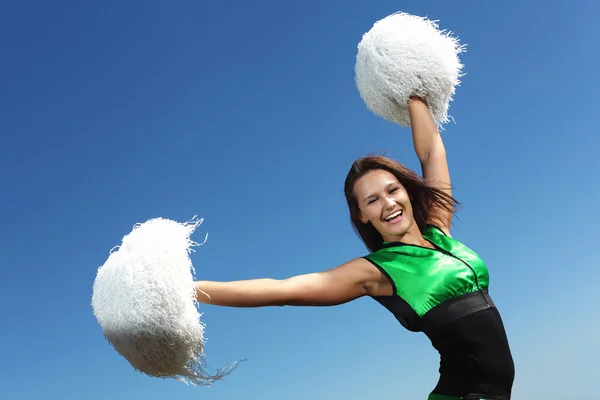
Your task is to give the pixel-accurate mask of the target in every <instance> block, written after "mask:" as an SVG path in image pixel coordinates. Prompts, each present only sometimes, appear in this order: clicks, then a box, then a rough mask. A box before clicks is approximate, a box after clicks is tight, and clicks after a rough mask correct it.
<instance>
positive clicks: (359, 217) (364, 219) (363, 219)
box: [358, 214, 369, 225]
mask: <svg viewBox="0 0 600 400" xmlns="http://www.w3.org/2000/svg"><path fill="white" fill-rule="evenodd" d="M358 219H359V220H360V222H362V223H363V224H365V225H366V224H368V223H369V220H368V219H367V218H365V217H363V216H362V214H359V215H358Z"/></svg>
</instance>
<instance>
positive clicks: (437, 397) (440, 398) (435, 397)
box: [427, 393, 485, 400]
mask: <svg viewBox="0 0 600 400" xmlns="http://www.w3.org/2000/svg"><path fill="white" fill-rule="evenodd" d="M461 399H462V397H454V396H444V395H443V394H433V393H432V394H430V395H429V397H427V400H461ZM484 400H485V399H484Z"/></svg>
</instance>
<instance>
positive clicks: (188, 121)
mask: <svg viewBox="0 0 600 400" xmlns="http://www.w3.org/2000/svg"><path fill="white" fill-rule="evenodd" d="M396 11H406V12H410V13H413V14H417V15H423V16H429V17H430V18H432V19H438V20H440V24H441V26H442V27H443V28H447V29H450V30H452V31H454V32H456V34H457V35H458V36H459V38H460V39H461V41H462V42H463V43H466V44H467V45H468V47H467V49H468V52H467V53H466V54H464V55H463V57H462V60H463V62H464V63H465V72H467V75H466V76H465V77H464V78H463V84H462V86H461V87H460V88H459V89H458V91H457V94H456V96H455V101H454V102H453V103H452V106H451V109H450V114H451V115H452V116H453V117H454V119H455V121H456V123H455V124H449V125H447V126H446V130H445V131H444V133H443V137H444V141H445V143H446V146H447V149H448V155H449V163H450V168H451V174H452V179H453V183H454V185H455V186H456V190H455V195H456V197H457V198H458V199H459V200H460V201H461V202H462V203H463V205H462V208H461V212H460V214H459V218H457V219H456V220H455V224H456V226H455V229H454V231H453V234H454V236H455V237H457V238H458V239H460V240H462V241H464V242H465V243H466V244H467V245H469V246H470V247H472V248H473V249H475V250H476V251H477V252H478V253H480V254H481V255H482V256H483V257H484V259H485V260H486V261H487V264H488V266H489V268H490V274H491V292H492V295H493V297H494V299H495V302H496V303H497V305H498V307H499V308H500V310H501V312H502V315H503V318H504V321H505V324H506V328H507V331H508V334H509V339H510V342H511V346H512V349H513V353H514V358H515V362H516V371H517V377H516V382H515V390H514V398H515V399H517V400H518V399H530V398H540V399H541V398H544V399H564V398H579V397H585V398H590V396H594V395H596V394H595V392H594V391H593V389H594V387H595V385H596V383H595V380H596V379H597V377H598V376H600V367H599V366H598V363H597V360H598V357H599V356H600V351H599V348H598V345H597V338H598V336H599V335H600V322H599V321H598V318H597V312H595V311H594V310H593V309H591V306H594V305H596V304H598V303H599V301H600V295H599V293H598V290H597V288H596V283H597V281H598V279H599V278H600V273H599V272H598V261H597V257H596V256H595V254H596V253H595V251H596V249H597V243H596V238H597V226H598V225H599V223H600V216H599V214H598V212H597V205H598V204H600V190H599V189H598V184H597V181H598V180H597V177H596V175H597V174H598V171H600V161H599V158H598V151H599V150H600V139H599V138H598V131H599V130H600V123H599V122H598V118H597V113H598V111H597V93H598V92H599V90H600V80H598V79H597V71H600V55H599V53H598V52H597V50H596V49H595V48H594V46H595V43H597V42H598V38H599V36H600V28H599V27H598V24H597V21H596V20H595V16H596V15H597V14H598V12H599V11H600V8H599V7H598V5H597V4H596V3H594V2H592V1H571V2H568V3H563V2H560V3H559V2H547V1H543V2H542V1H529V2H526V3H520V4H519V5H515V4H507V3H506V2H459V3H454V4H449V3H442V2H434V1H419V2H416V1H414V2H405V1H401V2H397V1H377V2H366V1H362V2H356V1H348V0H345V1H342V0H338V1H328V2H320V1H304V2H276V1H253V2H243V1H228V2H194V1H179V2H171V3H169V5H167V2H153V1H151V2H142V1H127V2H116V1H104V2H95V3H94V4H90V2H75V1H62V2H41V1H23V2H11V3H10V4H9V3H6V4H4V5H3V6H2V10H1V12H0V37H1V38H2V39H0V43H1V48H2V63H0V74H1V75H2V77H3V79H2V90H0V109H1V110H2V111H1V112H0V132H1V133H0V167H1V168H0V174H1V175H0V177H1V183H2V188H3V191H2V213H1V214H0V218H1V219H0V235H1V239H2V240H1V241H0V243H1V246H2V248H1V251H0V267H1V268H2V279H1V280H0V300H1V302H2V305H3V306H2V330H1V331H0V338H1V342H2V350H1V351H2V353H1V354H2V357H1V358H2V360H3V362H2V363H1V365H0V386H1V387H2V393H3V398H6V399H11V400H12V399H15V400H16V399H82V398H85V399H90V400H93V399H128V400H137V399H144V400H153V399H166V398H177V399H182V400H183V399H198V398H201V399H205V400H222V399H232V398H244V399H258V398H260V399H262V400H271V399H288V400H299V399H309V398H310V399H364V398H372V399H375V398H407V399H424V398H426V397H427V393H429V391H430V390H431V389H432V388H433V387H434V386H435V382H436V380H437V368H438V356H437V354H436V353H435V352H434V350H433V349H432V348H431V346H430V343H429V342H428V341H427V339H426V338H425V336H424V335H421V334H414V333H409V332H407V331H405V330H404V329H403V328H402V327H401V326H400V325H399V324H398V323H397V322H396V321H395V320H394V318H393V317H392V316H391V314H389V313H388V312H387V311H386V310H384V309H383V308H382V307H381V306H379V305H378V304H376V303H375V302H374V301H373V300H370V299H367V298H365V299H360V300H358V301H355V302H353V303H350V304H346V305H343V306H338V307H333V308H319V309H314V308H264V309H252V310H248V309H227V308H219V307H210V306H205V307H201V311H202V312H203V313H204V315H203V317H202V320H203V321H204V322H205V323H206V324H207V331H206V336H207V338H208V342H207V348H206V353H207V356H208V360H209V362H210V364H211V365H213V366H214V367H221V366H224V365H227V364H228V363H231V362H233V361H235V360H237V359H239V358H246V359H247V361H246V362H244V363H243V364H241V365H240V367H239V368H238V369H237V370H236V371H235V372H234V373H233V374H232V375H231V376H229V377H228V378H227V379H226V380H225V381H223V382H219V383H218V384H215V385H214V386H213V387H211V388H198V387H188V386H185V385H183V384H181V383H178V382H175V381H170V380H160V379H153V378H149V377H146V376H143V375H140V374H139V373H137V372H135V371H134V370H133V369H132V368H131V367H130V366H129V364H127V362H126V361H125V360H124V359H123V358H121V357H120V356H119V355H118V354H117V353H116V352H115V351H114V350H112V348H111V347H109V345H108V344H107V342H106V341H104V339H103V336H102V332H101V329H100V326H99V325H98V324H97V322H96V320H95V318H94V316H93V314H92V310H91V306H90V302H91V290H92V284H93V281H94V278H95V276H96V271H97V268H98V267H99V266H100V265H102V264H103V263H104V261H105V260H106V258H107V257H108V252H109V250H110V249H111V248H112V247H113V246H115V245H117V244H119V243H120V240H121V238H122V237H123V236H124V235H125V234H127V233H128V232H129V231H130V230H131V228H132V226H133V225H134V224H135V223H137V222H143V221H146V220H147V219H149V218H153V217H159V216H160V217H165V218H171V219H175V220H179V221H185V220H188V219H190V218H191V217H192V216H194V215H198V216H199V217H201V218H204V223H203V224H202V225H201V226H200V228H199V229H198V231H197V233H196V235H195V239H197V240H199V241H202V240H203V239H204V236H205V234H206V233H208V235H209V236H208V241H207V242H206V244H205V245H204V246H202V247H201V248H199V249H197V252H196V253H194V254H193V256H192V260H193V262H194V265H195V267H196V270H197V275H196V277H197V278H198V279H215V280H237V279H249V278H258V277H274V278H284V277H288V276H291V275H295V274H300V273H306V272H312V271H318V270H322V269H328V268H331V267H334V266H336V265H338V264H341V263H343V262H345V261H347V260H349V259H351V258H354V257H357V256H361V255H363V254H365V248H364V247H363V245H362V244H361V243H360V241H359V240H358V238H357V237H356V236H355V235H354V233H353V232H352V230H351V228H350V224H349V222H348V215H347V210H346V207H345V201H344V198H343V191H342V188H343V180H344V178H345V174H346V172H347V171H348V169H349V167H350V164H351V163H352V161H353V160H354V159H355V158H357V157H359V156H361V155H364V154H366V153H370V152H374V151H380V150H387V151H388V155H390V156H391V157H394V158H395V159H397V160H399V161H401V162H402V163H404V164H405V165H407V166H409V167H411V168H418V163H417V162H416V157H415V156H414V154H413V149H412V143H411V138H410V132H409V130H407V129H403V128H399V127H397V126H394V125H391V124H389V123H386V122H385V121H383V120H382V119H381V118H379V117H377V116H375V115H373V114H371V113H370V112H368V111H367V109H366V107H365V106H364V104H363V103H362V100H361V99H360V96H359V95H358V92H357V90H356V86H355V84H354V75H353V74H354V71H353V67H354V60H355V56H356V46H357V44H358V42H359V41H360V38H361V35H362V34H363V33H364V32H366V31H367V30H368V29H370V27H371V26H372V25H373V23H374V22H375V21H377V20H379V19H381V18H383V17H385V16H387V15H389V14H391V13H393V12H396Z"/></svg>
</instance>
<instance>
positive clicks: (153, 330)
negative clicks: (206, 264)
mask: <svg viewBox="0 0 600 400" xmlns="http://www.w3.org/2000/svg"><path fill="white" fill-rule="evenodd" d="M200 223H202V220H198V221H194V220H192V221H190V222H188V223H185V224H182V223H178V222H175V221H171V220H168V219H163V218H158V219H151V220H149V221H147V222H145V223H143V224H137V225H136V226H134V228H133V230H132V231H131V233H130V234H128V235H126V236H125V237H124V238H123V241H122V244H121V246H120V247H119V248H118V250H116V251H112V252H111V254H110V256H109V257H108V260H107V261H106V263H105V264H104V265H103V266H102V267H100V268H99V269H98V274H97V276H96V280H95V281H94V287H93V295H92V307H93V311H94V315H95V316H96V319H97V320H98V323H99V324H100V326H101V327H102V331H103V333H104V335H105V337H106V339H107V340H108V342H109V343H110V344H111V345H112V346H113V347H114V348H115V350H117V352H118V353H119V354H121V355H122V356H123V357H124V358H125V359H127V361H129V363H130V364H131V365H132V366H133V367H134V368H135V369H136V370H138V371H140V372H142V373H145V374H147V375H150V376H154V377H162V378H174V379H178V380H181V381H183V382H186V383H191V384H200V385H209V384H211V383H213V382H214V381H216V380H218V379H220V378H222V377H223V376H224V375H225V374H226V372H224V371H217V373H216V374H215V375H213V376H209V375H207V374H206V373H205V372H204V371H203V367H204V366H205V363H204V353H203V350H204V339H203V335H204V325H203V324H202V323H201V322H200V314H199V313H198V310H197V309H196V299H195V288H194V278H193V275H192V273H193V272H194V270H193V266H192V263H191V260H190V257H189V252H190V251H191V247H192V246H194V245H197V243H194V242H192V241H191V240H190V235H191V234H192V233H193V231H194V230H195V229H196V227H197V226H198V225H199V224H200Z"/></svg>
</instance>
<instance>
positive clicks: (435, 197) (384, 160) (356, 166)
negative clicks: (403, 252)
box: [344, 155, 459, 252]
mask: <svg viewBox="0 0 600 400" xmlns="http://www.w3.org/2000/svg"><path fill="white" fill-rule="evenodd" d="M377 169H379V170H385V171H388V172H389V173H391V174H393V175H394V176H395V177H396V179H398V181H399V182H400V183H401V184H402V186H404V188H405V189H406V191H407V193H408V196H409V198H410V203H411V205H412V209H413V218H414V220H415V222H416V223H417V225H418V227H419V229H420V230H421V232H423V231H424V230H425V228H426V227H427V225H428V224H432V225H437V223H438V222H440V218H439V215H438V214H439V210H446V211H449V212H452V213H454V212H455V210H456V207H457V206H458V205H459V203H458V201H456V199H454V198H453V197H452V196H450V195H449V194H447V193H446V192H444V191H442V190H441V189H439V188H436V187H433V186H431V185H429V184H428V183H427V182H425V180H424V179H423V178H421V177H420V176H419V175H418V174H416V173H415V172H413V171H412V170H410V169H409V168H406V167H405V166H403V165H402V164H400V163H398V162H397V161H394V160H392V159H390V158H388V157H385V156H377V155H375V156H365V157H361V158H359V159H357V160H356V161H354V163H352V167H351V168H350V171H349V172H348V175H347V176H346V181H345V183H344V194H345V195H346V201H347V202H348V209H349V211H350V220H351V222H352V227H353V229H354V231H355V232H356V233H357V234H358V236H360V238H361V239H362V241H363V243H364V244H365V245H366V246H367V248H368V249H369V251H371V252H374V251H377V250H379V249H380V248H381V247H382V245H383V237H382V236H381V234H380V233H379V231H378V230H377V229H375V227H374V226H373V225H371V224H369V223H367V224H364V223H362V222H361V220H360V210H359V207H358V200H357V198H356V195H355V194H354V184H355V183H356V181H357V180H359V179H360V178H361V177H362V176H364V175H365V174H366V173H367V172H369V171H372V170H377ZM436 210H437V212H436Z"/></svg>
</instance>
